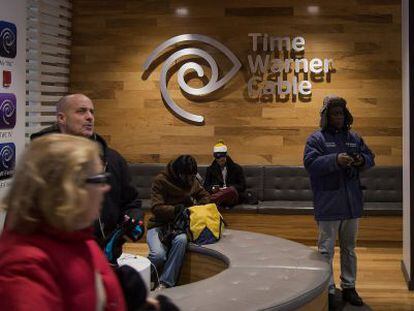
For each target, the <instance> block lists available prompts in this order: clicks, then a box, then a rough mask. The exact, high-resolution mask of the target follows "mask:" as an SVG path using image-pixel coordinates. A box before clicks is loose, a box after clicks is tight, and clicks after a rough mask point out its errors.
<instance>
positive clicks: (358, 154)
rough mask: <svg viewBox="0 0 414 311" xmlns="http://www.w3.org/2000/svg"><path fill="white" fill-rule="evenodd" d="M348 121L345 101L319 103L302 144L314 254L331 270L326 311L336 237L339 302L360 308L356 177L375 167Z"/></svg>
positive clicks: (331, 290) (332, 287) (360, 198)
mask: <svg viewBox="0 0 414 311" xmlns="http://www.w3.org/2000/svg"><path fill="white" fill-rule="evenodd" d="M352 121H353V118H352V115H351V113H350V112H349V110H348V109H347V107H346V101H345V99H343V98H341V97H338V96H327V97H325V98H324V101H323V107H322V110H321V121H320V130H318V131H316V132H314V133H313V134H311V135H310V136H309V138H308V140H307V142H306V146H305V152H304V159H303V160H304V165H305V168H306V169H307V171H308V172H309V175H310V181H311V185H312V191H313V204H314V212H315V219H316V221H317V224H318V231H319V236H318V251H319V252H320V253H321V254H322V255H324V256H325V257H326V258H327V259H328V260H329V263H330V265H331V277H330V282H329V309H330V310H334V309H335V283H334V279H333V270H332V260H333V257H334V250H335V240H336V236H337V235H338V237H339V246H340V254H341V288H342V299H343V300H344V301H347V302H349V303H350V304H352V305H356V306H361V305H363V301H362V299H361V297H359V295H358V293H357V292H356V290H355V280H356V272H357V258H356V254H355V245H356V240H357V232H358V219H359V218H360V217H361V216H362V208H363V196H362V191H361V184H360V179H359V173H360V172H361V171H362V170H365V169H368V168H370V167H373V166H374V165H375V163H374V154H373V153H372V152H371V150H369V148H368V147H367V145H365V143H364V141H363V140H362V138H361V137H360V136H358V135H357V134H356V133H355V132H352V131H351V130H350V129H351V124H352Z"/></svg>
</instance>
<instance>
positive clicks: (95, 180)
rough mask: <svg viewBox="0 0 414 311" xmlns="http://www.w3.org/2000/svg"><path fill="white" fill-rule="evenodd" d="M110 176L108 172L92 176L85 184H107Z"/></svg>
mask: <svg viewBox="0 0 414 311" xmlns="http://www.w3.org/2000/svg"><path fill="white" fill-rule="evenodd" d="M110 177H111V174H110V173H108V172H104V173H100V174H97V175H94V176H90V177H88V178H86V179H85V183H87V184H108V183H109V178H110Z"/></svg>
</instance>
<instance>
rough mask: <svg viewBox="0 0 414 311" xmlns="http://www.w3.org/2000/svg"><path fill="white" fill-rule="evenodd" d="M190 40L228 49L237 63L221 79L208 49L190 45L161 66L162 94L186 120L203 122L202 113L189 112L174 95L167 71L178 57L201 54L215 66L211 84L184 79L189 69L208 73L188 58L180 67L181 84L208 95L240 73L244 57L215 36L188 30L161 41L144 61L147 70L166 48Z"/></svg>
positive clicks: (191, 90) (211, 65) (200, 93)
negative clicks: (191, 83)
mask: <svg viewBox="0 0 414 311" xmlns="http://www.w3.org/2000/svg"><path fill="white" fill-rule="evenodd" d="M184 42H185V43H188V42H204V43H206V44H209V45H211V46H213V47H215V48H217V49H219V50H220V51H221V52H222V53H224V54H225V55H226V56H227V57H228V58H229V60H230V61H231V62H232V64H233V68H232V69H231V70H230V71H229V72H228V73H227V74H226V75H225V76H224V77H223V78H221V79H220V80H218V78H219V76H218V72H219V70H218V66H217V63H216V61H215V60H214V58H213V57H212V56H211V55H210V54H208V53H207V52H206V51H203V50H201V49H199V48H186V49H182V50H179V51H177V52H175V53H173V54H172V55H170V56H169V57H168V59H167V60H166V61H165V62H164V64H163V66H162V69H161V77H160V90H161V96H162V98H163V99H164V101H165V103H166V105H167V106H168V107H169V108H170V109H171V110H172V111H173V112H174V113H176V114H177V115H178V116H179V117H181V118H182V119H184V120H186V121H190V122H194V123H196V124H203V122H204V117H203V116H199V115H196V114H192V113H190V112H187V111H185V110H183V109H182V108H181V107H179V106H178V105H177V104H176V103H175V102H174V101H173V100H172V98H171V97H170V95H169V94H168V90H167V82H168V81H167V75H168V71H169V70H170V68H171V67H172V66H173V65H175V63H176V62H177V60H179V59H180V58H182V57H185V56H198V57H201V58H203V59H204V60H205V61H207V63H208V64H209V66H210V68H211V77H210V80H209V82H208V83H207V85H205V86H203V87H202V88H193V87H191V86H189V85H188V84H187V82H186V81H185V79H184V76H185V75H186V74H187V73H189V72H190V71H195V72H196V73H197V75H198V76H199V77H200V78H201V77H203V76H204V69H203V67H202V66H200V65H199V64H197V63H195V62H188V63H185V64H183V65H182V66H181V67H180V69H179V70H178V84H179V86H180V88H181V89H182V90H183V91H184V92H186V93H187V94H190V95H195V96H205V95H208V94H211V93H213V92H214V91H217V90H218V89H220V88H221V87H223V86H224V85H225V84H226V83H227V82H228V81H230V79H231V78H233V76H234V75H235V74H236V73H237V71H238V70H239V69H240V67H241V63H240V61H239V60H238V59H237V57H236V56H235V55H234V54H233V53H232V52H231V51H230V50H229V49H228V48H227V47H226V46H224V45H223V44H221V43H220V42H218V41H217V40H214V39H212V38H210V37H207V36H203V35H198V34H186V35H180V36H176V37H173V38H171V39H169V40H167V41H165V42H164V43H162V44H161V45H159V46H158V47H157V48H156V49H155V50H154V51H153V52H152V53H151V55H150V56H149V57H148V58H147V60H146V61H145V64H144V71H147V70H149V68H150V66H151V64H152V63H153V62H154V60H155V59H157V58H158V57H159V56H160V54H161V52H163V51H164V50H165V49H168V48H170V47H176V46H178V45H179V44H181V43H184Z"/></svg>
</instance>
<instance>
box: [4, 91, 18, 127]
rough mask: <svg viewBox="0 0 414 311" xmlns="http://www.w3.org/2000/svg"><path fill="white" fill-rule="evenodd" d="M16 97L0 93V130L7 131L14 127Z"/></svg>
mask: <svg viewBox="0 0 414 311" xmlns="http://www.w3.org/2000/svg"><path fill="white" fill-rule="evenodd" d="M16 109H17V104H16V96H15V95H14V94H8V93H0V130H8V129H12V128H14V126H15V125H16Z"/></svg>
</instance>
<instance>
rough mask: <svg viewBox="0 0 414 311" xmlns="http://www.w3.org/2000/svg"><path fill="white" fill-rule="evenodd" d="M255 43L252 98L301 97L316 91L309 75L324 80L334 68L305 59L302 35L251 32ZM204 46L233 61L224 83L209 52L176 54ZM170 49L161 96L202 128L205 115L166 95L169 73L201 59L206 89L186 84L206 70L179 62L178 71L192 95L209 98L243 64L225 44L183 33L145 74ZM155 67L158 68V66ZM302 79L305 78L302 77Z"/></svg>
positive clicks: (159, 51)
mask: <svg viewBox="0 0 414 311" xmlns="http://www.w3.org/2000/svg"><path fill="white" fill-rule="evenodd" d="M248 36H249V37H250V38H251V43H252V45H251V46H252V52H253V53H252V54H249V55H248V56H247V61H248V66H249V68H248V70H249V71H250V74H251V78H250V79H249V80H248V81H247V90H248V95H249V97H250V98H255V99H258V100H259V101H260V98H261V97H262V96H263V95H264V96H268V95H270V96H275V97H276V96H277V97H279V96H288V95H290V94H292V95H293V96H295V97H296V96H298V97H299V98H303V97H306V96H310V95H311V93H312V84H311V81H310V80H309V75H310V76H311V79H312V77H317V78H318V81H321V77H323V76H324V75H327V74H329V73H330V72H331V71H332V68H333V60H332V59H327V58H325V59H320V58H313V59H310V60H309V59H307V58H304V52H305V39H304V38H303V37H294V38H292V39H291V38H290V37H277V36H269V35H268V34H261V33H249V34H248ZM200 42H201V43H206V44H208V45H210V46H213V47H215V48H216V49H218V50H219V51H220V52H222V53H223V54H224V55H226V56H227V58H228V59H229V60H230V62H231V63H232V65H233V67H232V69H231V70H230V71H229V72H228V73H227V74H226V75H225V76H224V77H222V78H221V79H219V68H218V65H217V63H216V61H215V60H214V58H213V57H212V56H211V55H210V54H209V53H207V52H206V51H204V50H202V49H200V48H196V47H190V48H188V47H186V48H184V49H182V50H178V51H175V50H174V49H177V48H178V47H179V45H180V44H182V43H185V44H186V45H187V46H188V44H191V43H200ZM168 49H169V53H171V55H170V56H169V57H168V58H167V60H166V61H165V62H164V64H163V66H162V69H161V75H160V91H161V96H162V98H163V100H164V102H165V104H166V105H167V107H168V108H169V109H170V110H171V111H172V112H173V113H174V114H175V115H176V116H178V117H179V118H181V119H183V120H185V121H189V122H192V123H195V124H198V125H201V124H203V123H204V117H203V116H200V115H196V114H193V113H190V112H188V111H185V110H184V109H182V108H181V107H179V106H178V105H177V104H176V103H175V102H174V100H173V99H172V98H171V96H170V95H169V93H168V89H167V84H168V81H167V77H168V76H169V70H170V69H171V68H173V67H174V66H176V65H177V62H178V61H180V60H182V59H183V58H185V57H189V56H191V57H194V56H195V57H198V58H201V59H203V60H204V61H205V62H206V63H207V64H208V66H209V67H210V69H211V76H210V77H209V81H208V83H207V84H206V85H204V86H203V87H201V88H193V87H191V86H189V85H188V84H187V81H186V80H185V76H186V75H187V74H188V73H190V72H196V73H197V76H198V77H200V78H202V77H204V76H205V72H204V69H203V67H202V66H201V65H200V64H198V63H196V62H194V61H189V62H187V63H184V64H180V66H181V67H180V68H179V69H178V84H179V86H180V88H181V90H183V91H184V92H185V93H186V94H189V95H193V96H205V95H209V94H211V93H213V92H215V91H217V90H218V89H220V88H221V87H223V86H224V85H225V84H226V83H227V82H229V81H230V79H231V78H232V77H233V76H234V75H235V74H236V73H237V71H238V70H239V69H240V68H241V63H240V61H239V60H238V59H237V57H236V56H235V55H234V54H233V53H232V52H231V51H230V50H229V49H228V48H227V47H226V46H224V45H223V44H222V43H220V42H218V41H217V40H215V39H212V38H210V37H207V36H204V35H199V34H185V35H179V36H175V37H173V38H170V39H168V40H167V41H165V42H163V43H162V44H160V45H159V46H158V47H157V48H156V49H155V50H154V51H153V52H152V53H151V54H150V56H149V57H148V58H147V60H146V61H145V63H144V66H143V67H144V75H143V76H146V74H145V73H148V72H150V71H151V69H150V68H151V66H156V65H157V64H156V60H157V59H158V58H159V57H160V56H162V55H163V54H164V53H165V52H166V50H168ZM154 64H155V65H154ZM291 73H292V74H293V77H292V78H291V80H288V79H287V76H288V74H291ZM300 75H303V77H302V79H301V78H300Z"/></svg>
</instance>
